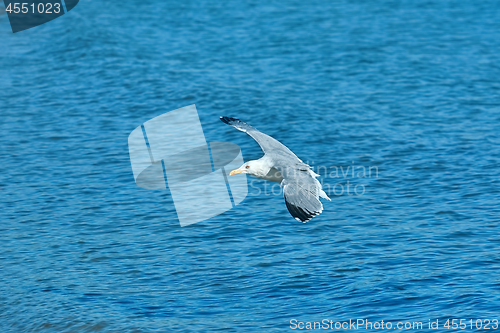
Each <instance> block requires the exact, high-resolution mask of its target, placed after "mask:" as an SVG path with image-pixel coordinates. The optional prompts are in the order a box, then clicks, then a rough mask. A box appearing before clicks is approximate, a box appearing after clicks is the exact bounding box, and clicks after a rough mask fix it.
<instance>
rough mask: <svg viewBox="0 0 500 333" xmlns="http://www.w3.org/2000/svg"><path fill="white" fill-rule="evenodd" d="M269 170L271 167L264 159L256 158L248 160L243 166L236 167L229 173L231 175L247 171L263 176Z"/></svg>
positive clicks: (247, 172) (250, 173)
mask: <svg viewBox="0 0 500 333" xmlns="http://www.w3.org/2000/svg"><path fill="white" fill-rule="evenodd" d="M268 171H269V168H268V167H267V168H266V166H265V165H264V164H263V163H262V161H259V160H254V161H248V162H246V163H243V165H242V166H240V167H239V168H238V169H234V170H233V171H231V172H230V173H229V175H230V176H232V175H237V174H239V173H246V174H249V175H253V176H257V177H259V176H260V177H262V176H265V175H266V174H267V172H268Z"/></svg>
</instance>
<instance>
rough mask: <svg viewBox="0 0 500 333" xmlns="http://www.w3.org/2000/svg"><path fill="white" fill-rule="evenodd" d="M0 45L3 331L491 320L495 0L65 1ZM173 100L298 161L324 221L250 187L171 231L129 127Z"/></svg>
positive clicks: (0, 35) (223, 135) (497, 105)
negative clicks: (255, 132) (227, 205)
mask: <svg viewBox="0 0 500 333" xmlns="http://www.w3.org/2000/svg"><path fill="white" fill-rule="evenodd" d="M0 40H1V42H0V50H1V64H0V112H1V114H0V115H1V117H0V130H1V136H0V158H1V163H0V198H1V200H0V202H1V203H0V210H1V212H0V218H1V223H0V272H1V273H0V328H1V331H2V332H121V333H123V332H221V331H226V332H287V331H293V330H292V329H291V328H290V320H291V319H297V321H302V322H307V321H321V320H322V319H325V318H326V319H329V320H333V321H334V322H336V321H345V320H349V319H350V318H351V319H357V318H365V319H368V320H370V321H372V322H374V321H380V320H384V321H385V322H387V321H392V322H394V325H395V323H396V322H398V321H401V322H406V321H412V322H413V321H421V322H423V323H424V325H427V323H428V320H429V319H430V320H432V321H435V320H439V325H440V328H442V325H443V324H444V322H445V321H446V319H448V318H459V319H466V320H467V321H468V320H470V319H473V320H476V319H478V318H479V319H483V320H484V319H488V318H489V319H490V320H491V319H494V318H496V319H499V318H498V315H499V313H500V312H499V311H500V274H499V272H500V227H499V223H498V222H499V220H500V218H499V216H500V208H499V203H500V190H499V186H500V181H499V176H498V170H499V168H500V148H499V144H500V134H499V123H500V79H499V78H500V53H499V50H500V4H499V3H498V1H494V0H491V1H487V0H485V1H473V0H460V1H459V0H456V1H451V0H450V1H438V0H434V1H433V0H428V1H423V0H422V1H420V0H418V1H410V0H406V1H404V0H403V1H354V0H353V1H287V2H277V1H266V2H262V3H260V2H254V1H252V2H251V1H248V2H220V1H219V2H216V1H203V0H202V1H198V2H190V3H186V2H183V1H168V2H167V3H165V2H164V1H112V2H105V3H104V2H99V1H80V3H79V4H78V6H76V7H75V8H74V9H73V10H72V11H71V12H69V13H68V14H66V15H64V16H62V17H61V18H59V19H56V20H54V21H51V22H49V23H47V24H44V25H42V26H39V27H36V28H33V29H30V30H27V31H24V32H20V33H16V34H12V32H11V30H10V27H9V25H8V19H7V16H6V15H5V14H2V15H0ZM190 104H196V106H197V109H198V112H199V115H200V119H201V121H202V124H203V129H204V133H205V137H206V138H207V140H208V141H228V142H234V143H236V144H238V145H240V147H241V148H242V151H243V156H244V158H245V159H246V160H248V159H255V158H259V157H260V155H261V151H260V149H259V147H258V145H257V144H256V143H255V142H253V141H252V139H251V138H249V137H247V136H246V135H244V134H243V133H241V132H238V131H236V130H235V129H233V128H231V127H229V126H226V125H224V124H223V123H221V122H220V121H219V116H223V115H225V116H232V117H238V118H241V119H242V120H245V121H247V122H248V123H250V124H252V125H253V126H255V127H257V128H258V129H260V130H261V131H264V132H265V133H267V134H269V135H272V136H274V137H275V138H277V139H278V140H280V141H281V142H283V143H284V144H286V145H287V146H288V147H290V149H292V150H293V151H294V152H295V153H296V154H297V155H298V156H299V157H300V158H301V159H302V160H304V161H308V162H309V163H311V164H312V165H314V166H315V168H316V170H317V171H319V173H321V174H322V177H321V179H322V181H323V183H324V184H325V187H327V186H329V187H330V192H329V193H330V195H331V197H332V201H331V202H324V206H325V210H324V212H323V214H321V215H320V216H318V217H316V218H314V219H313V220H311V221H310V222H308V223H305V224H303V223H299V222H297V221H295V220H294V219H292V218H291V217H290V215H289V214H288V212H287V210H286V207H285V205H284V202H283V198H282V197H281V195H279V194H277V195H273V194H272V193H269V187H268V186H267V185H266V184H265V183H264V182H263V181H254V182H252V183H251V184H252V186H251V187H250V190H249V191H250V193H249V195H248V197H247V198H246V199H245V201H244V202H243V203H242V204H240V205H238V206H236V207H235V208H233V209H231V210H229V211H227V212H226V213H224V214H222V215H220V216H217V217H214V218H212V219H210V220H206V221H204V222H200V223H197V224H194V225H191V226H188V227H184V228H181V227H180V225H179V222H178V219H177V216H176V213H175V209H174V205H173V201H172V198H171V196H170V193H169V192H168V191H159V190H157V191H151V190H145V189H141V188H139V187H138V186H136V184H135V183H134V178H133V175H132V170H131V165H130V160H129V155H128V147H127V137H128V135H129V133H130V132H131V131H132V130H133V129H134V128H136V127H137V126H139V125H140V124H142V123H143V122H145V121H147V120H149V119H151V118H153V117H155V116H157V115H160V114H162V113H165V112H167V111H170V110H174V109H177V108H180V107H183V106H186V105H190ZM341 167H342V168H341ZM353 167H354V168H355V170H356V172H358V171H359V170H362V169H363V168H365V170H366V172H367V173H368V170H369V168H371V169H370V170H372V173H371V174H367V175H366V176H365V177H362V176H363V175H359V176H358V174H357V173H355V174H354V175H353V174H352V172H350V171H352V168H353ZM347 168H349V169H347ZM318 169H319V170H318ZM335 170H337V171H338V172H337V173H336V172H334V171H335ZM235 177H236V176H235ZM249 180H250V179H249ZM348 181H349V184H350V186H351V187H350V192H349V193H347V182H348ZM356 185H357V186H358V188H357V190H358V194H356V193H353V192H352V190H353V187H354V186H356ZM340 186H343V187H344V189H345V191H344V192H341V191H340V190H341V187H340ZM361 189H363V193H360V192H361ZM266 191H267V192H266ZM332 191H334V192H335V193H332ZM425 327H426V326H424V328H425ZM490 327H491V326H490ZM443 330H446V331H448V330H447V329H443ZM295 331H298V330H295ZM360 331H361V329H360ZM363 331H370V330H369V329H368V330H363ZM378 331H380V330H378ZM393 331H399V330H394V329H393Z"/></svg>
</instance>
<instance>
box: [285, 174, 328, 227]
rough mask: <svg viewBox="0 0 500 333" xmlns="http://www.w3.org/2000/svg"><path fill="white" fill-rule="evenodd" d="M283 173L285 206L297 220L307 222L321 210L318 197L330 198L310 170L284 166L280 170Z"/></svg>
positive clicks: (321, 206) (321, 205)
mask: <svg viewBox="0 0 500 333" xmlns="http://www.w3.org/2000/svg"><path fill="white" fill-rule="evenodd" d="M280 172H281V173H282V175H283V181H282V183H281V186H283V195H284V197H285V203H286V208H287V209H288V211H289V212H290V214H291V215H292V216H293V217H294V218H295V219H296V220H298V221H301V222H307V221H309V220H310V219H312V218H313V217H315V216H316V215H318V214H320V213H321V212H322V211H323V204H322V203H321V201H319V197H322V198H325V199H328V200H330V198H328V196H327V195H326V193H325V192H323V190H322V189H321V183H320V182H319V181H318V180H317V179H316V176H317V175H316V174H315V173H314V172H313V171H311V170H300V169H295V168H286V169H282V170H280Z"/></svg>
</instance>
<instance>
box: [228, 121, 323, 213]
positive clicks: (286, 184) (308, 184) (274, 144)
mask: <svg viewBox="0 0 500 333" xmlns="http://www.w3.org/2000/svg"><path fill="white" fill-rule="evenodd" d="M220 120H221V121H222V122H223V123H225V124H228V125H230V126H233V127H234V128H236V129H237V130H240V131H242V132H245V133H246V134H248V135H250V136H251V137H252V138H253V139H254V140H255V141H257V143H258V144H259V146H260V148H262V151H263V152H264V156H262V157H261V158H259V159H258V160H254V161H248V162H246V163H244V164H243V165H242V166H241V167H239V168H238V169H236V170H233V171H231V173H230V174H229V175H230V176H232V175H236V174H238V173H246V174H249V175H252V176H255V177H257V178H262V179H265V180H270V181H273V182H278V183H281V187H282V188H283V195H284V197H285V203H286V208H288V211H289V212H290V214H291V215H292V216H293V217H294V218H295V219H296V220H297V221H302V222H307V221H309V220H310V219H312V218H313V217H314V216H316V215H318V214H320V213H321V212H322V211H323V205H322V204H321V201H319V197H321V198H324V199H327V200H330V198H329V197H328V196H327V195H326V193H325V192H324V191H323V190H322V188H321V184H320V182H319V181H318V180H317V179H316V177H319V175H318V174H316V173H315V172H314V171H312V170H311V167H310V166H309V165H307V164H305V163H304V162H302V161H301V160H300V159H299V158H298V157H297V156H295V154H294V153H292V151H291V150H290V149H288V148H287V147H286V146H285V145H283V144H282V143H281V142H279V141H278V140H276V139H274V138H272V137H270V136H269V135H267V134H264V133H262V132H260V131H258V130H256V129H255V128H253V127H252V126H250V125H248V124H247V123H245V122H243V121H241V120H239V119H235V118H229V117H220Z"/></svg>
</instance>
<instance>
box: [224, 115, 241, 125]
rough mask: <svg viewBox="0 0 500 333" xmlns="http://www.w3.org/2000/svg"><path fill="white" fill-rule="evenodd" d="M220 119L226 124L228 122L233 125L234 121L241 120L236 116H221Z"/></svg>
mask: <svg viewBox="0 0 500 333" xmlns="http://www.w3.org/2000/svg"><path fill="white" fill-rule="evenodd" d="M220 120H221V121H222V122H223V123H224V124H228V125H231V124H233V123H234V122H237V121H240V120H239V119H236V118H231V117H220Z"/></svg>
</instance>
